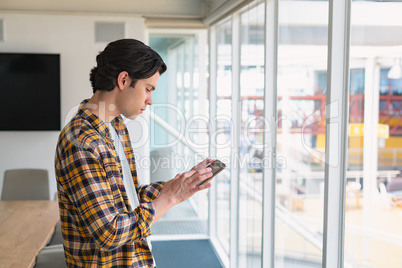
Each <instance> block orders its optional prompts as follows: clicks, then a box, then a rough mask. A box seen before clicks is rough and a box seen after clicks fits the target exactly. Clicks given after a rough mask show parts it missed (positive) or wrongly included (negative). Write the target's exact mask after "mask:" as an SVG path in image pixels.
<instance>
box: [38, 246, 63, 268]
mask: <svg viewBox="0 0 402 268" xmlns="http://www.w3.org/2000/svg"><path fill="white" fill-rule="evenodd" d="M34 267H35V268H54V267H57V268H64V267H66V268H67V264H66V261H65V259H64V248H63V245H61V244H60V245H53V246H47V247H45V248H43V249H42V250H41V251H40V252H39V253H38V255H37V256H36V264H35V266H34Z"/></svg>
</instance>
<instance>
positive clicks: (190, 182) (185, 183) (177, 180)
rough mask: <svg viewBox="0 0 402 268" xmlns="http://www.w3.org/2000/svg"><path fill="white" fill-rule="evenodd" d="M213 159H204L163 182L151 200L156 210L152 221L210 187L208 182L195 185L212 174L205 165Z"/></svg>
mask: <svg viewBox="0 0 402 268" xmlns="http://www.w3.org/2000/svg"><path fill="white" fill-rule="evenodd" d="M213 161H214V160H211V159H205V160H204V161H202V162H200V163H199V164H197V165H196V166H194V167H193V168H192V169H191V170H189V171H187V172H185V173H183V174H177V175H176V176H175V177H174V178H173V179H171V180H169V181H167V182H165V184H164V186H163V188H162V191H161V193H160V194H159V196H158V197H157V198H156V199H155V200H154V201H153V204H154V206H155V210H156V215H155V219H154V221H157V220H159V219H160V217H162V216H163V215H164V214H165V213H166V212H167V211H168V210H169V209H170V208H171V207H172V206H174V205H177V204H179V203H181V202H183V201H185V200H187V199H189V198H190V197H191V196H193V195H194V194H195V193H196V192H198V191H201V190H204V189H207V188H209V187H211V184H210V183H206V184H204V185H200V186H198V187H195V185H196V184H197V183H199V182H201V181H203V180H205V179H207V178H209V177H211V176H212V172H211V171H212V169H211V168H210V167H208V168H207V167H206V166H207V165H208V164H209V163H212V162H213Z"/></svg>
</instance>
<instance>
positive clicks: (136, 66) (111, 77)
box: [89, 39, 167, 93]
mask: <svg viewBox="0 0 402 268" xmlns="http://www.w3.org/2000/svg"><path fill="white" fill-rule="evenodd" d="M96 62H97V66H96V67H94V68H92V70H91V73H90V78H89V80H90V81H91V85H92V89H93V92H94V93H95V91H97V90H105V91H112V90H113V88H114V87H115V86H116V81H117V77H118V75H119V74H120V73H121V72H123V71H126V72H127V73H128V75H129V76H130V78H131V79H132V80H133V83H132V84H131V86H134V85H135V83H136V82H137V81H138V80H139V79H147V78H150V77H151V76H153V75H154V74H155V73H156V72H159V74H163V73H164V72H165V71H166V69H167V67H166V64H165V63H164V62H163V60H162V58H161V56H159V54H158V53H156V52H155V51H154V50H153V49H152V48H150V47H149V46H147V45H145V44H144V43H142V42H141V41H138V40H135V39H121V40H117V41H114V42H111V43H109V44H108V45H107V46H106V48H105V50H103V51H102V52H100V53H99V54H98V56H96Z"/></svg>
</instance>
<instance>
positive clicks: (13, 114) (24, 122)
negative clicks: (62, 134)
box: [0, 53, 61, 131]
mask: <svg viewBox="0 0 402 268" xmlns="http://www.w3.org/2000/svg"><path fill="white" fill-rule="evenodd" d="M60 126H61V118H60V55H59V54H27V53H0V131H19V130H60Z"/></svg>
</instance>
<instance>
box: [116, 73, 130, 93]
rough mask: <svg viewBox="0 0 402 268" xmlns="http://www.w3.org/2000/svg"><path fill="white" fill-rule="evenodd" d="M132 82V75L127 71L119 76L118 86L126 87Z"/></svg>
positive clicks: (120, 87) (121, 88)
mask: <svg viewBox="0 0 402 268" xmlns="http://www.w3.org/2000/svg"><path fill="white" fill-rule="evenodd" d="M130 83H131V82H130V76H129V75H128V73H127V72H126V71H123V72H121V73H119V75H118V76H117V87H118V88H119V89H120V90H123V89H124V88H126V87H127V86H128V85H130Z"/></svg>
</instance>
